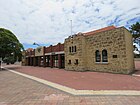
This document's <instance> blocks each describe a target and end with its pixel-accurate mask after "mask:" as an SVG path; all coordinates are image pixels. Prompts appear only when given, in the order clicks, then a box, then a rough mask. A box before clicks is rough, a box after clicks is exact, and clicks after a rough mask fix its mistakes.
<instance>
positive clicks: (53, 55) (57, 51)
mask: <svg viewBox="0 0 140 105" xmlns="http://www.w3.org/2000/svg"><path fill="white" fill-rule="evenodd" d="M24 52H25V53H23V54H24V55H23V61H25V63H23V65H25V66H40V67H57V68H64V67H65V61H64V60H65V58H64V44H61V43H58V44H57V45H54V46H52V45H51V46H49V47H42V46H40V47H37V48H36V49H31V48H29V49H27V50H26V51H24Z"/></svg>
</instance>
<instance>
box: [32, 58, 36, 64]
mask: <svg viewBox="0 0 140 105" xmlns="http://www.w3.org/2000/svg"><path fill="white" fill-rule="evenodd" d="M35 65H36V59H35V56H34V57H33V66H35Z"/></svg>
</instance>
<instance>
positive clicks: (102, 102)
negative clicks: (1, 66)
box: [0, 70, 140, 105]
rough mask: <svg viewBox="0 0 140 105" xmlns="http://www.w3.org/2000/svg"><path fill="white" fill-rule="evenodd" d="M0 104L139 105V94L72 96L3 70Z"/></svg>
mask: <svg viewBox="0 0 140 105" xmlns="http://www.w3.org/2000/svg"><path fill="white" fill-rule="evenodd" d="M0 105H140V96H73V95H70V94H67V93H65V92H62V91H59V90H57V89H53V88H50V87H49V86H47V85H44V84H41V83H39V82H36V81H33V80H31V79H27V78H25V77H23V76H20V75H17V74H14V73H12V72H9V71H5V70H3V71H0Z"/></svg>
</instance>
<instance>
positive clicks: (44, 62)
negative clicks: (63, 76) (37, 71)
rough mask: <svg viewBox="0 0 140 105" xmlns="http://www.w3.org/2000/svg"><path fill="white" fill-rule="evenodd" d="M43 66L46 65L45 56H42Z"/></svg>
mask: <svg viewBox="0 0 140 105" xmlns="http://www.w3.org/2000/svg"><path fill="white" fill-rule="evenodd" d="M43 67H46V56H45V55H44V56H43Z"/></svg>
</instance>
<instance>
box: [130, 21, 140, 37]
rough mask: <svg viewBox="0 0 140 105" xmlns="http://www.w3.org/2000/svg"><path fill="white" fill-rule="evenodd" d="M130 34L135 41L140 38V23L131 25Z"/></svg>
mask: <svg viewBox="0 0 140 105" xmlns="http://www.w3.org/2000/svg"><path fill="white" fill-rule="evenodd" d="M130 32H131V33H132V35H133V38H134V39H136V38H138V37H140V23H139V22H136V23H135V24H133V25H131V27H130Z"/></svg>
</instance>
